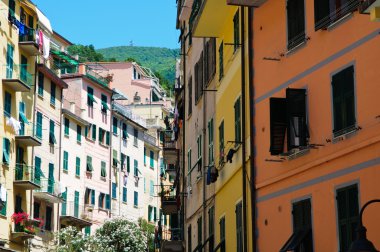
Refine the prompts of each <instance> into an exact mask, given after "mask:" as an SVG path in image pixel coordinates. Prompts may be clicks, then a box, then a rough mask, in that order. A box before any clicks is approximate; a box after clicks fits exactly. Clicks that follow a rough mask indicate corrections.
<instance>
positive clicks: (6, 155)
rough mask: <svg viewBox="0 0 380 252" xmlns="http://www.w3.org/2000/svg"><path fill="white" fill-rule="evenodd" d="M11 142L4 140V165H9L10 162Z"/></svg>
mask: <svg viewBox="0 0 380 252" xmlns="http://www.w3.org/2000/svg"><path fill="white" fill-rule="evenodd" d="M9 154H10V142H9V139H7V138H3V163H5V164H9V162H10V155H9Z"/></svg>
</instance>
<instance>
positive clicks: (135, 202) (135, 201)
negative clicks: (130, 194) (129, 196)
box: [133, 192, 139, 207]
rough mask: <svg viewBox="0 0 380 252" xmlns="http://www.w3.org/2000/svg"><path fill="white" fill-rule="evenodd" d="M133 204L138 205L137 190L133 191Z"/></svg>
mask: <svg viewBox="0 0 380 252" xmlns="http://www.w3.org/2000/svg"><path fill="white" fill-rule="evenodd" d="M133 204H134V206H135V207H137V206H138V205H139V193H138V192H135V193H134V199H133Z"/></svg>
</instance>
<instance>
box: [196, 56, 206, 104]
mask: <svg viewBox="0 0 380 252" xmlns="http://www.w3.org/2000/svg"><path fill="white" fill-rule="evenodd" d="M194 78H195V103H198V101H199V99H200V98H201V97H202V95H203V87H204V78H203V52H202V53H201V55H200V57H199V60H198V62H197V63H196V64H195V66H194Z"/></svg>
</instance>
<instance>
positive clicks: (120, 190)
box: [110, 105, 126, 217]
mask: <svg viewBox="0 0 380 252" xmlns="http://www.w3.org/2000/svg"><path fill="white" fill-rule="evenodd" d="M111 111H112V105H111ZM123 120H124V119H123ZM122 130H123V121H122V120H120V134H119V139H120V141H119V152H120V161H121V144H122V140H121V138H122V136H123V135H122V134H123V132H122ZM110 135H111V133H110ZM124 161H126V160H124ZM122 165H123V164H122V163H121V162H120V172H119V173H118V174H117V175H118V176H117V183H118V187H119V197H118V201H119V216H118V217H120V214H121V211H120V210H121V201H122V200H123V199H122V186H123V187H124V181H123V179H122V178H121V170H122V168H123V167H122Z"/></svg>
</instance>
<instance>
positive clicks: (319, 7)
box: [314, 0, 359, 31]
mask: <svg viewBox="0 0 380 252" xmlns="http://www.w3.org/2000/svg"><path fill="white" fill-rule="evenodd" d="M358 5H359V0H314V22H315V30H316V31H317V30H319V29H325V28H327V27H328V26H329V25H330V24H332V23H334V22H336V21H338V20H339V19H341V18H342V17H344V16H346V15H347V14H348V13H351V12H353V11H355V10H356V9H357V8H358Z"/></svg>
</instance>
